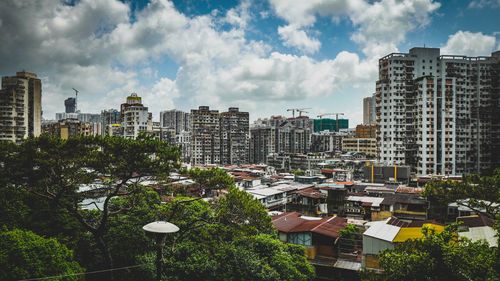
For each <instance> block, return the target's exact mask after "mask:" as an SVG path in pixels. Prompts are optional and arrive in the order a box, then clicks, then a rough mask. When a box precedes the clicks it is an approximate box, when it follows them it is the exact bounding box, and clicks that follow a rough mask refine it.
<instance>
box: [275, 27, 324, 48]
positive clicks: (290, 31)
mask: <svg viewBox="0 0 500 281" xmlns="http://www.w3.org/2000/svg"><path fill="white" fill-rule="evenodd" d="M278 34H279V35H280V37H281V39H282V40H283V41H284V42H285V45H286V46H289V47H296V48H298V49H299V50H301V51H302V52H304V53H307V54H312V53H315V52H317V51H318V50H319V48H320V47H321V43H320V42H319V40H318V39H316V38H310V37H309V36H308V35H307V33H306V32H305V31H304V30H302V29H299V28H297V27H296V26H293V25H286V26H280V27H279V28H278Z"/></svg>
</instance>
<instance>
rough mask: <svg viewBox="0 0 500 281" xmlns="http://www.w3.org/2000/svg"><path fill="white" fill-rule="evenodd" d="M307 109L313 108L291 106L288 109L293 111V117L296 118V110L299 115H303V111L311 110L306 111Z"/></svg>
mask: <svg viewBox="0 0 500 281" xmlns="http://www.w3.org/2000/svg"><path fill="white" fill-rule="evenodd" d="M306 109H311V108H289V109H287V110H286V111H291V112H292V117H293V118H295V112H296V111H297V112H298V113H299V117H300V116H302V113H309V112H307V111H305V110H306Z"/></svg>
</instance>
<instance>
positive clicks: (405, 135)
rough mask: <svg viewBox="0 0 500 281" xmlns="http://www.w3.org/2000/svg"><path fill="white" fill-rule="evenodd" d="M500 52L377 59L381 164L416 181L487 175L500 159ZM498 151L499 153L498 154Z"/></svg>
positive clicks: (419, 52)
mask: <svg viewBox="0 0 500 281" xmlns="http://www.w3.org/2000/svg"><path fill="white" fill-rule="evenodd" d="M499 63H500V52H495V53H493V54H492V56H490V57H467V56H458V55H441V54H440V50H439V49H438V48H412V49H410V51H409V53H407V54H405V53H392V54H389V55H387V56H385V57H383V58H381V59H380V60H379V80H378V81H377V84H376V115H377V123H378V130H377V145H378V148H379V151H378V152H379V155H378V156H379V159H380V160H381V161H383V162H386V163H390V164H406V165H411V166H413V167H414V168H415V172H416V173H417V175H427V174H441V175H462V174H466V173H485V172H488V171H489V170H491V168H492V167H493V165H495V164H494V163H495V162H496V161H497V160H496V155H494V154H495V148H494V147H495V142H494V141H493V140H494V138H497V135H498V133H499V132H497V131H498V128H497V127H496V126H495V124H496V123H497V122H495V116H497V117H498V112H499V110H500V107H499V103H498V100H499V98H498V96H499V93H498V91H499V89H498V85H497V83H498V80H499V78H498V75H500V73H499V72H498V65H499ZM497 152H498V151H497Z"/></svg>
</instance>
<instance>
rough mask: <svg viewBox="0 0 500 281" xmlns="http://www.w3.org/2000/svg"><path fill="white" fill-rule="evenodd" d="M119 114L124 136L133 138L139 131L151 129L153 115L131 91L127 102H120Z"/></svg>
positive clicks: (150, 130) (143, 131) (149, 130)
mask: <svg viewBox="0 0 500 281" xmlns="http://www.w3.org/2000/svg"><path fill="white" fill-rule="evenodd" d="M120 116H121V123H122V128H123V136H124V137H125V138H132V139H135V138H137V137H138V136H139V134H140V133H145V132H152V131H153V120H152V119H153V116H152V114H151V113H149V112H148V108H147V107H145V106H144V105H143V104H142V99H141V97H139V96H138V95H137V94H136V93H132V94H131V95H130V96H128V97H127V102H126V103H122V104H121V107H120Z"/></svg>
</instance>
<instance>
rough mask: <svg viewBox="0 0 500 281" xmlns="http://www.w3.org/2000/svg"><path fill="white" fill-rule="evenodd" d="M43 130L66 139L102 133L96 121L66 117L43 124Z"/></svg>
mask: <svg viewBox="0 0 500 281" xmlns="http://www.w3.org/2000/svg"><path fill="white" fill-rule="evenodd" d="M42 132H43V133H45V134H49V135H52V136H57V137H60V138H61V139H65V140H66V139H68V138H70V137H75V136H95V135H98V134H100V133H101V130H100V128H98V127H96V126H95V125H94V123H89V122H81V121H79V120H78V119H65V120H59V121H57V122H51V123H45V124H43V126H42Z"/></svg>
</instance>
